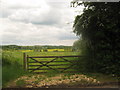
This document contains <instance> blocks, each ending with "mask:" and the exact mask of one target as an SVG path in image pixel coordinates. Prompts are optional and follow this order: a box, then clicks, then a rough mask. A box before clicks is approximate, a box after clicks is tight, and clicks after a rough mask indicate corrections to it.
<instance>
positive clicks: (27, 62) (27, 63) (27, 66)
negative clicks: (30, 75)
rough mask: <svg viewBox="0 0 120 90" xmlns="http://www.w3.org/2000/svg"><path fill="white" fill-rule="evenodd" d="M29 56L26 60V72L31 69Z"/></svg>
mask: <svg viewBox="0 0 120 90" xmlns="http://www.w3.org/2000/svg"><path fill="white" fill-rule="evenodd" d="M28 60H29V56H28V55H27V59H26V70H28V69H29V61H28Z"/></svg>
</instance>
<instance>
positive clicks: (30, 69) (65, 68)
mask: <svg viewBox="0 0 120 90" xmlns="http://www.w3.org/2000/svg"><path fill="white" fill-rule="evenodd" d="M54 69H56V70H57V69H68V68H67V67H66V68H54ZM70 69H72V68H70ZM28 70H51V68H38V69H35V68H29V69H28Z"/></svg>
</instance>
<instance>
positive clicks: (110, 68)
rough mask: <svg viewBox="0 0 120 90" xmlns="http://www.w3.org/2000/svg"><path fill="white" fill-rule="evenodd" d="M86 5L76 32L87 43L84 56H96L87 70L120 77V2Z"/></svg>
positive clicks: (78, 19)
mask: <svg viewBox="0 0 120 90" xmlns="http://www.w3.org/2000/svg"><path fill="white" fill-rule="evenodd" d="M80 4H81V3H80ZM82 4H83V5H84V6H85V8H84V10H83V14H81V15H78V16H77V17H76V18H75V21H74V25H73V27H74V31H73V32H74V33H76V35H78V36H81V39H82V41H84V42H86V43H85V47H84V48H85V49H83V53H84V54H85V55H87V56H92V57H91V59H88V60H86V62H87V63H88V65H87V66H86V69H87V70H88V71H90V72H93V71H94V72H103V73H109V74H116V75H120V67H119V66H120V55H119V53H120V36H119V35H120V2H115V3H113V2H107V3H105V2H84V3H82ZM78 5H79V4H78Z"/></svg>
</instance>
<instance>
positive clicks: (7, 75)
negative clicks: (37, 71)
mask: <svg viewBox="0 0 120 90" xmlns="http://www.w3.org/2000/svg"><path fill="white" fill-rule="evenodd" d="M24 74H25V72H24V70H23V69H22V66H21V64H20V63H19V62H18V61H17V59H16V58H15V57H13V56H12V55H11V53H6V52H4V53H2V86H3V87H5V86H6V85H7V83H8V82H9V81H11V80H14V79H16V78H18V77H19V76H21V75H24Z"/></svg>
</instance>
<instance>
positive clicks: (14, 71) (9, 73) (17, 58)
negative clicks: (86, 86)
mask: <svg viewBox="0 0 120 90" xmlns="http://www.w3.org/2000/svg"><path fill="white" fill-rule="evenodd" d="M26 54H27V55H29V56H53V55H54V56H62V55H78V54H79V53H78V52H26ZM51 59H52V58H51ZM51 59H40V61H50V60H51ZM59 60H60V59H58V61H59ZM69 60H75V58H71V59H69ZM2 62H3V63H2V64H3V66H2V76H3V77H2V85H3V87H6V86H7V84H8V82H11V81H13V80H15V79H17V78H19V77H21V76H24V75H28V76H30V77H32V76H34V75H37V74H34V73H28V72H25V71H24V70H23V69H22V68H23V67H22V65H23V52H18V51H13V52H4V51H3V55H2ZM50 64H63V62H61V63H58V62H57V63H56V62H52V63H50ZM50 64H49V65H50ZM64 64H65V63H64ZM31 65H33V64H31ZM38 65H40V64H38ZM52 67H55V68H58V67H59V66H52ZM61 67H63V66H61ZM65 67H67V66H65ZM34 68H36V67H34ZM45 68H46V67H45ZM60 74H61V73H60V72H59V71H58V72H57V71H54V70H51V71H48V73H46V74H44V75H45V76H46V77H54V76H56V75H60ZM75 74H84V75H86V76H90V77H93V78H96V79H97V80H99V81H102V82H114V81H117V79H116V78H115V77H112V76H109V75H103V74H99V73H98V74H97V73H82V72H81V73H75ZM71 75H74V73H66V74H64V76H67V77H68V78H69V77H70V76H71ZM39 79H40V78H39ZM43 79H44V78H43ZM63 79H64V78H63ZM36 83H37V82H36ZM16 84H17V86H18V87H22V86H24V84H25V83H24V81H18V82H16Z"/></svg>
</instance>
